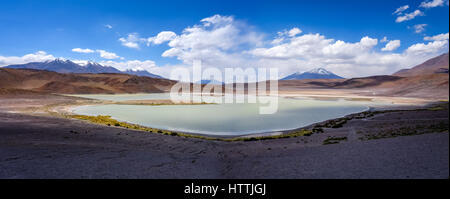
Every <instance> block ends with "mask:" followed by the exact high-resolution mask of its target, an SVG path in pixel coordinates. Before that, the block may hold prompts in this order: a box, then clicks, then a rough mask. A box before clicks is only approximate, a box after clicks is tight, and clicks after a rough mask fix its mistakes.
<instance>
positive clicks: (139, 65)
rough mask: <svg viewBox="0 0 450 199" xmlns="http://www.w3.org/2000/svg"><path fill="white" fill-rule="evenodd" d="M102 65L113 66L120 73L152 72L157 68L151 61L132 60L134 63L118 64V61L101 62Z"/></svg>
mask: <svg viewBox="0 0 450 199" xmlns="http://www.w3.org/2000/svg"><path fill="white" fill-rule="evenodd" d="M100 64H101V65H104V66H112V67H114V68H117V69H118V70H120V71H126V70H146V71H149V72H151V71H152V70H153V69H154V68H156V67H157V66H156V64H155V62H154V61H151V60H145V61H139V60H132V61H125V62H116V61H110V60H108V61H102V62H100Z"/></svg>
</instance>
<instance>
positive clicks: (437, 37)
mask: <svg viewBox="0 0 450 199" xmlns="http://www.w3.org/2000/svg"><path fill="white" fill-rule="evenodd" d="M448 38H449V35H448V33H442V34H438V35H435V36H432V37H424V38H423V40H425V41H443V40H448Z"/></svg>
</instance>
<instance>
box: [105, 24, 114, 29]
mask: <svg viewBox="0 0 450 199" xmlns="http://www.w3.org/2000/svg"><path fill="white" fill-rule="evenodd" d="M105 28H108V29H112V28H113V27H112V25H109V24H106V25H105Z"/></svg>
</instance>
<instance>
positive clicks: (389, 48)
mask: <svg viewBox="0 0 450 199" xmlns="http://www.w3.org/2000/svg"><path fill="white" fill-rule="evenodd" d="M398 47H400V40H392V41H390V42H389V43H387V44H386V46H385V47H384V48H382V49H381V51H393V50H396V49H397V48H398Z"/></svg>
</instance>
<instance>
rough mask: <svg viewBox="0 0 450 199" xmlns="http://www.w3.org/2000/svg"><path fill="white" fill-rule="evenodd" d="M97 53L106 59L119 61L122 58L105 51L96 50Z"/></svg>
mask: <svg viewBox="0 0 450 199" xmlns="http://www.w3.org/2000/svg"><path fill="white" fill-rule="evenodd" d="M95 52H98V53H100V57H102V58H105V59H118V58H121V57H120V56H118V55H116V53H112V52H108V51H105V50H96V51H95Z"/></svg>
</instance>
